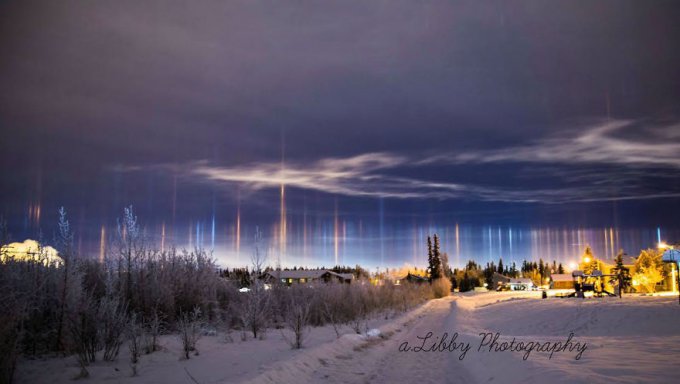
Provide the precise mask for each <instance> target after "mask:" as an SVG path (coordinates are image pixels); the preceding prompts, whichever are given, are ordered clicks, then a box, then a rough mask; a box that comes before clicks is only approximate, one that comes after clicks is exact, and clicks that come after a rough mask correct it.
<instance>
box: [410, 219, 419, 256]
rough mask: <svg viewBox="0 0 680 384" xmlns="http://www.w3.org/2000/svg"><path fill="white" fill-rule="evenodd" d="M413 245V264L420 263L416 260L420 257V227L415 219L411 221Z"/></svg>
mask: <svg viewBox="0 0 680 384" xmlns="http://www.w3.org/2000/svg"><path fill="white" fill-rule="evenodd" d="M411 231H412V234H411V246H412V247H413V249H412V250H411V253H412V256H413V265H418V262H417V261H416V260H417V259H416V258H417V257H418V227H417V226H416V220H415V219H413V221H412V222H411Z"/></svg>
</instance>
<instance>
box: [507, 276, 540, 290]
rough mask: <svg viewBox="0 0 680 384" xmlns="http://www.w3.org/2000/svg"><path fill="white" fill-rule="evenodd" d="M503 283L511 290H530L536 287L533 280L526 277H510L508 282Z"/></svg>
mask: <svg viewBox="0 0 680 384" xmlns="http://www.w3.org/2000/svg"><path fill="white" fill-rule="evenodd" d="M505 285H507V286H508V287H509V288H510V290H511V291H531V290H532V289H535V288H536V285H534V282H533V281H532V280H531V279H530V278H528V277H525V278H519V279H510V282H508V283H507V284H505Z"/></svg>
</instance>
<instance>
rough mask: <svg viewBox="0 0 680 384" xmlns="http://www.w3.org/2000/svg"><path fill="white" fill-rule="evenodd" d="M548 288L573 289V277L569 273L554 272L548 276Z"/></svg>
mask: <svg viewBox="0 0 680 384" xmlns="http://www.w3.org/2000/svg"><path fill="white" fill-rule="evenodd" d="M550 289H574V278H573V276H571V274H570V273H554V274H552V275H551V276H550Z"/></svg>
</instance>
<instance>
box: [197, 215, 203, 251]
mask: <svg viewBox="0 0 680 384" xmlns="http://www.w3.org/2000/svg"><path fill="white" fill-rule="evenodd" d="M202 247H203V238H201V222H200V221H197V222H196V248H202Z"/></svg>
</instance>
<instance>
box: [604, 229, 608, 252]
mask: <svg viewBox="0 0 680 384" xmlns="http://www.w3.org/2000/svg"><path fill="white" fill-rule="evenodd" d="M607 232H608V231H607V228H605V229H604V258H605V259H608V258H609V236H608V235H609V234H608V233H607Z"/></svg>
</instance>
